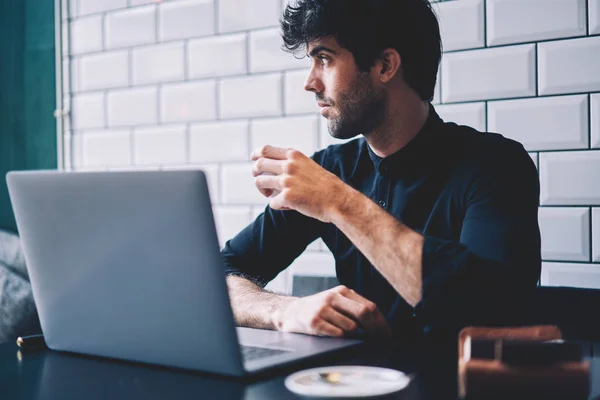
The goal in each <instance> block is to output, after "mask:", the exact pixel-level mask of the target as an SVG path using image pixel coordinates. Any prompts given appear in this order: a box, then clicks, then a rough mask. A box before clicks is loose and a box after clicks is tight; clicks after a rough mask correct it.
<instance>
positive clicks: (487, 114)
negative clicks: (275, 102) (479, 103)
mask: <svg viewBox="0 0 600 400" xmlns="http://www.w3.org/2000/svg"><path fill="white" fill-rule="evenodd" d="M484 111H485V131H486V132H489V131H490V126H489V115H490V110H489V104H488V101H487V100H486V101H485V102H484Z"/></svg>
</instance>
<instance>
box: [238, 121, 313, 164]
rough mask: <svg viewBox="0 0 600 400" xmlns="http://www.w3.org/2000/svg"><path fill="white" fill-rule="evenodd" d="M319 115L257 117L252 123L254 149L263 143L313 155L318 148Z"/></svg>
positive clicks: (251, 134) (251, 138) (251, 136)
mask: <svg viewBox="0 0 600 400" xmlns="http://www.w3.org/2000/svg"><path fill="white" fill-rule="evenodd" d="M317 118H318V117H317V116H309V117H287V118H276V119H256V120H253V121H252V123H251V124H250V141H251V148H252V150H255V149H258V148H259V147H261V146H263V145H271V146H275V147H284V148H293V149H296V150H299V151H301V152H302V153H303V154H305V155H307V156H309V157H310V156H311V155H312V154H313V153H314V152H315V151H316V150H317V149H318V131H317V130H318V129H319V127H318V125H317V123H318V120H317Z"/></svg>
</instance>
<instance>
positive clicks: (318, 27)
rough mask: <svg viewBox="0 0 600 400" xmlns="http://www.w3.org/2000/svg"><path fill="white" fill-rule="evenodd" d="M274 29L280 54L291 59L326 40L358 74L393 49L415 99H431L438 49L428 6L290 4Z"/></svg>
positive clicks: (408, 2) (350, 1)
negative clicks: (351, 61)
mask: <svg viewBox="0 0 600 400" xmlns="http://www.w3.org/2000/svg"><path fill="white" fill-rule="evenodd" d="M280 23H281V29H282V37H283V42H284V50H286V51H288V52H291V53H297V52H298V51H299V50H303V49H305V48H306V47H307V46H308V43H310V42H312V41H313V40H316V39H319V38H322V37H325V36H332V37H334V38H335V39H336V40H337V42H338V43H339V44H340V46H342V47H344V48H345V49H347V50H349V51H350V52H351V53H352V55H353V56H354V59H355V61H356V64H357V66H358V68H359V69H360V70H361V71H368V69H369V68H370V67H372V66H373V64H374V62H375V60H376V59H377V58H379V57H380V56H381V53H382V52H383V50H385V49H387V48H394V49H396V51H398V53H399V54H400V57H401V58H402V73H403V76H404V80H405V81H406V83H407V84H408V85H409V86H410V87H411V88H412V89H414V90H415V91H416V92H417V93H418V94H419V96H420V97H421V99H423V100H431V99H432V98H433V91H434V88H435V81H436V78H437V71H438V66H439V63H440V57H441V50H442V49H441V47H442V43H441V39H440V29H439V25H438V21H437V18H436V15H435V13H434V11H433V10H432V8H431V5H430V4H429V1H428V0H293V2H292V3H290V4H289V5H288V6H287V7H286V8H285V11H284V12H283V18H282V19H281V21H280Z"/></svg>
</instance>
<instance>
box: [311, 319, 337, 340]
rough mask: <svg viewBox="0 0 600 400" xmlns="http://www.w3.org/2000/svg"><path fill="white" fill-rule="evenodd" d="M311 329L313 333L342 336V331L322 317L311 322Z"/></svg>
mask: <svg viewBox="0 0 600 400" xmlns="http://www.w3.org/2000/svg"><path fill="white" fill-rule="evenodd" d="M311 330H312V334H313V335H319V336H334V337H342V336H344V331H342V330H341V329H340V328H338V327H337V326H335V325H333V324H332V323H331V322H328V321H326V320H324V319H322V318H320V319H318V320H316V321H315V322H314V323H313V324H311Z"/></svg>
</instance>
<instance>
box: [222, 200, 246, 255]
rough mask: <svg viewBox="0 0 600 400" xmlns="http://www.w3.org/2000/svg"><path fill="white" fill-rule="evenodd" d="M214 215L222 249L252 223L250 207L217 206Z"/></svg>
mask: <svg viewBox="0 0 600 400" xmlns="http://www.w3.org/2000/svg"><path fill="white" fill-rule="evenodd" d="M213 213H214V216H215V225H216V227H217V234H218V236H219V244H220V245H221V247H223V246H224V245H225V242H227V241H228V240H229V239H233V238H234V237H235V236H236V235H237V234H238V233H239V232H240V231H241V230H242V229H244V228H245V227H246V226H247V225H248V224H249V223H250V222H251V221H250V207H231V206H215V207H213Z"/></svg>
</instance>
